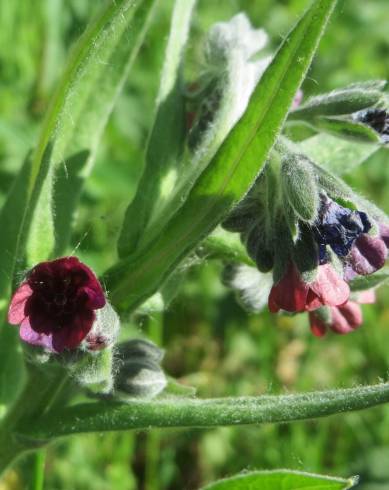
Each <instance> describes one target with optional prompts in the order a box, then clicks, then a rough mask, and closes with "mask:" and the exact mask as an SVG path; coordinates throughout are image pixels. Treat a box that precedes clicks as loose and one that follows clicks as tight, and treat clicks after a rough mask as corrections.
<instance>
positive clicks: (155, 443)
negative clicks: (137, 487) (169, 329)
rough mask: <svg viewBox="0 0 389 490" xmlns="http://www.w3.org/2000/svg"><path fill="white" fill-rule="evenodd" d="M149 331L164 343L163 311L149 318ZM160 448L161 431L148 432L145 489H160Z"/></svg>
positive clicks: (157, 342) (150, 337) (159, 343)
mask: <svg viewBox="0 0 389 490" xmlns="http://www.w3.org/2000/svg"><path fill="white" fill-rule="evenodd" d="M148 332H149V335H148V336H149V339H150V340H152V341H153V342H154V343H155V344H157V345H162V337H163V313H156V314H154V315H153V316H152V317H151V318H150V319H149V324H148ZM160 448H161V434H160V432H159V431H155V432H150V433H148V434H147V436H146V461H145V485H144V486H145V490H158V489H159V488H160V485H159V474H158V465H159V455H160Z"/></svg>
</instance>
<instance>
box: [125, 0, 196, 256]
mask: <svg viewBox="0 0 389 490" xmlns="http://www.w3.org/2000/svg"><path fill="white" fill-rule="evenodd" d="M195 3H196V0H176V2H175V8H174V11H173V17H172V23H171V29H170V36H169V40H168V43H167V48H166V55H165V64H164V67H163V70H162V76H161V83H160V87H159V93H158V97H157V112H156V116H155V120H154V125H153V129H152V131H151V134H150V138H149V141H148V145H147V150H146V157H145V160H146V162H145V169H144V172H143V175H142V177H141V180H140V183H139V186H138V191H137V193H136V195H135V198H134V200H133V201H132V202H131V204H130V206H129V207H128V209H127V211H126V215H125V218H124V223H123V227H122V232H121V236H120V238H119V242H118V252H119V255H120V256H121V257H125V256H126V255H128V254H129V253H131V252H133V251H134V249H135V248H136V247H137V245H138V242H139V240H141V239H142V238H143V239H144V234H145V231H146V229H147V228H148V225H149V220H150V219H151V215H152V214H158V216H159V219H161V215H162V216H163V215H164V214H166V212H167V210H166V205H167V199H168V196H169V194H170V193H171V191H172V189H174V187H175V186H176V185H177V179H178V177H179V176H180V175H181V174H182V172H183V168H182V165H183V162H184V161H183V150H184V143H185V111H184V90H183V86H182V80H181V75H182V73H181V65H182V59H183V55H184V49H185V45H186V41H187V38H188V33H189V27H190V19H191V14H192V10H193V7H194V4H195ZM180 162H181V163H180Z"/></svg>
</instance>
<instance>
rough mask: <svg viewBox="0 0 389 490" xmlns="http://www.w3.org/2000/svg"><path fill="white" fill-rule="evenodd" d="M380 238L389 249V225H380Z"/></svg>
mask: <svg viewBox="0 0 389 490" xmlns="http://www.w3.org/2000/svg"><path fill="white" fill-rule="evenodd" d="M379 230H380V238H381V240H383V242H384V243H385V245H386V247H387V248H389V225H387V224H386V223H380V224H379Z"/></svg>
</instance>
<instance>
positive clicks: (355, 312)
mask: <svg viewBox="0 0 389 490" xmlns="http://www.w3.org/2000/svg"><path fill="white" fill-rule="evenodd" d="M354 299H355V301H347V303H345V304H344V305H340V306H331V307H327V308H320V309H319V310H316V311H311V312H310V313H309V323H310V326H311V332H312V333H313V334H314V335H316V337H323V336H324V335H325V334H326V333H327V329H328V328H329V329H331V330H332V331H333V332H335V333H337V334H340V335H344V334H346V333H350V332H353V331H354V330H356V329H357V328H358V327H360V326H361V325H362V322H363V317H362V310H361V307H360V306H359V305H360V304H371V303H374V302H375V293H374V291H373V290H368V291H363V292H361V293H359V294H357V295H356V296H355V298H354Z"/></svg>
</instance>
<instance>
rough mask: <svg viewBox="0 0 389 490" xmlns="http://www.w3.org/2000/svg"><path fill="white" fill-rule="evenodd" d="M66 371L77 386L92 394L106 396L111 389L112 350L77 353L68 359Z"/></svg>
mask: <svg viewBox="0 0 389 490" xmlns="http://www.w3.org/2000/svg"><path fill="white" fill-rule="evenodd" d="M64 365H65V366H66V368H67V371H68V373H69V375H70V377H71V378H73V379H74V380H75V381H76V382H77V383H78V384H79V385H81V386H82V387H84V388H87V389H88V391H90V392H92V393H99V394H108V393H110V392H111V391H112V388H113V349H104V350H101V351H98V352H83V353H81V352H78V353H77V354H75V356H74V357H73V358H68V359H67V362H66V364H64Z"/></svg>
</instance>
